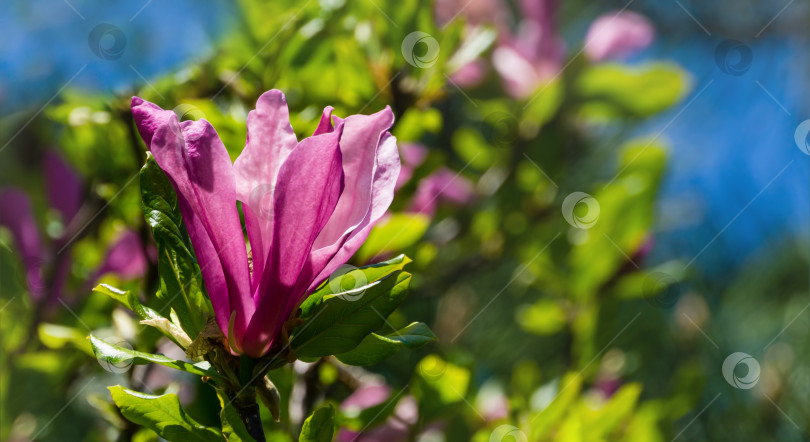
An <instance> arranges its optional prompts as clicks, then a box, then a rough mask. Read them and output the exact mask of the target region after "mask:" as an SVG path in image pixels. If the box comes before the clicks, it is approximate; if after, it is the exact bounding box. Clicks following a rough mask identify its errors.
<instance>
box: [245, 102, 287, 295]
mask: <svg viewBox="0 0 810 442" xmlns="http://www.w3.org/2000/svg"><path fill="white" fill-rule="evenodd" d="M296 145H298V139H296V137H295V133H294V132H293V129H292V126H290V112H289V110H288V109H287V99H286V98H285V97H284V94H283V93H282V92H281V91H278V90H275V89H274V90H271V91H267V92H265V93H264V94H262V96H261V97H259V99H258V101H256V109H254V110H252V111H250V113H249V114H248V117H247V141H246V143H245V149H244V150H242V153H241V154H240V155H239V158H237V159H236V161H235V162H234V164H233V170H234V177H235V180H236V195H237V199H238V200H239V201H241V202H242V203H243V207H244V204H247V205H249V206H250V208H251V210H250V211H249V212H250V213H246V215H245V225H246V227H247V233H248V238H249V240H250V249H251V255H252V257H253V269H254V273H255V272H256V270H257V269H259V271H260V270H261V269H263V268H264V267H265V263H266V259H267V254H268V252H269V250H270V247H271V246H270V241H271V240H272V237H273V234H272V225H273V223H272V218H273V194H274V193H275V188H276V178H277V176H278V173H279V169H280V168H281V165H282V164H284V161H285V160H286V159H287V156H288V155H289V154H290V152H292V150H293V149H294V148H295V147H296ZM243 211H244V210H243ZM245 212H247V211H245ZM259 279H260V278H256V277H253V278H252V289H253V291H255V289H256V287H257V286H258V282H259Z"/></svg>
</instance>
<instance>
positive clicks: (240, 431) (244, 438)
mask: <svg viewBox="0 0 810 442" xmlns="http://www.w3.org/2000/svg"><path fill="white" fill-rule="evenodd" d="M216 390H217V398H219V406H220V412H219V420H220V421H221V423H222V434H223V435H225V439H227V440H228V441H229V442H252V441H254V440H255V439H253V436H251V435H250V433H248V431H247V428H245V423H244V422H242V419H241V418H240V417H239V413H237V411H236V409H235V408H233V404H232V403H231V400H230V399H228V396H227V395H226V394H225V392H224V391H222V390H220V389H219V388H217V389H216Z"/></svg>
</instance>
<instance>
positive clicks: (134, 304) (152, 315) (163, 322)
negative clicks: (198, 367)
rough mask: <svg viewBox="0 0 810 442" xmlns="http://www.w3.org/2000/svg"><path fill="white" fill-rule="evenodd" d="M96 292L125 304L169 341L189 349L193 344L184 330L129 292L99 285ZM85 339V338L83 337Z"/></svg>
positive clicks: (142, 321) (145, 323)
mask: <svg viewBox="0 0 810 442" xmlns="http://www.w3.org/2000/svg"><path fill="white" fill-rule="evenodd" d="M93 291H94V292H96V293H101V294H103V295H107V296H109V297H110V298H113V299H115V300H116V301H118V302H120V303H121V304H123V305H124V306H125V307H127V308H128V309H130V310H132V311H133V312H135V313H136V314H137V315H138V316H140V317H141V319H142V320H141V324H144V325H149V326H152V327H155V328H156V329H158V330H160V331H161V332H162V333H163V334H164V335H166V336H167V337H168V338H169V339H171V340H172V341H174V343H175V344H177V345H179V346H180V347H183V349H186V348H188V346H189V345H190V344H191V339H190V338H189V336H188V335H187V334H186V332H185V331H183V329H181V328H180V327H178V326H177V325H176V324H175V323H174V322H172V321H170V320H169V319H167V318H165V317H163V316H161V315H160V313H158V312H156V311H155V310H153V309H151V308H149V307H147V306H145V305H143V304H141V302H140V301H139V300H138V297H137V296H135V295H134V294H132V293H131V292H130V291H129V290H121V289H118V288H115V287H113V286H110V285H107V284H99V285H97V286H96V287H95V288H94V289H93ZM82 337H84V336H82Z"/></svg>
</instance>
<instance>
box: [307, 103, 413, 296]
mask: <svg viewBox="0 0 810 442" xmlns="http://www.w3.org/2000/svg"><path fill="white" fill-rule="evenodd" d="M371 117H374V118H375V120H366V121H365V122H364V124H367V125H368V124H369V123H371V122H372V121H374V122H376V125H369V126H366V127H365V128H364V130H365V131H369V130H371V131H372V132H373V131H378V132H377V133H378V135H377V136H376V137H374V136H372V135H371V134H366V135H363V136H355V137H354V138H348V139H347V137H346V135H345V133H346V130H344V136H343V137H342V138H341V146H344V145H352V144H353V145H355V146H358V147H362V148H364V149H367V150H368V152H373V157H372V158H370V160H371V161H370V163H371V164H370V166H371V167H370V168H369V167H367V166H369V165H368V164H367V165H365V166H366V167H364V168H354V169H352V168H351V167H347V166H346V162H345V161H344V171H345V173H346V174H347V181H348V180H349V174H352V175H354V176H352V177H351V179H352V185H353V186H354V191H353V192H350V191H349V190H348V189H350V187H349V185H348V184H347V191H346V192H344V194H343V196H341V201H340V203H338V209H340V208H341V207H340V206H341V204H344V201H346V202H348V204H346V206H348V208H349V209H352V210H345V211H344V212H342V213H340V214H339V213H338V209H336V210H335V215H333V216H332V219H331V220H330V221H329V223H330V224H331V225H332V226H334V227H332V229H333V230H332V231H331V232H329V231H327V229H328V228H329V227H330V226H329V225H327V228H325V229H324V232H322V233H321V235H324V234H331V235H333V236H332V237H329V236H323V237H320V236H319V237H318V240H317V241H316V244H319V243H321V242H324V243H326V244H327V245H325V246H323V247H322V248H319V249H317V250H316V251H315V252H314V253H313V256H312V260H311V261H312V266H311V268H312V270H313V271H314V273H313V275H314V277H309V278H308V279H309V285H308V286H307V287H306V290H305V293H309V292H310V291H312V290H313V289H315V288H316V287H317V286H318V285H320V284H321V282H323V281H324V280H325V279H326V278H328V277H329V275H330V274H332V272H334V271H335V270H337V268H338V267H340V265H341V264H344V263H346V261H348V260H349V258H351V257H352V255H354V253H355V252H356V251H357V250H358V249H359V248H360V246H361V245H363V242H364V241H365V240H366V238H367V237H368V234H369V232H370V231H371V228H372V227H373V226H374V223H376V222H377V220H379V219H380V217H382V216H383V215H384V214H385V212H386V210H388V207H389V206H390V205H391V202H392V201H393V199H394V189H395V187H396V181H397V178H398V177H399V173H400V168H401V166H400V160H399V152H398V150H397V145H396V138H394V136H392V135H391V134H390V133H388V131H387V129H388V128H389V127H390V125H391V124H393V118H394V116H393V113H391V110H390V109H388V108H386V109H385V110H383V111H380V112H378V113H376V114H374V115H371V116H369V118H371ZM353 118H354V117H349V118H347V119H346V126H347V129H348V127H349V124H355V125H357V123H358V122H362V121H363V120H359V119H354V121H355V122H354V123H352V122H350V121H349V120H350V119H353ZM375 138H376V141H374V144H371V145H369V144H365V146H364V145H363V142H364V141H366V142H370V141H372V140H374V139H375ZM375 144H376V146H375ZM363 146H364V147H363ZM355 155H357V153H355ZM358 175H359V176H358ZM361 186H362V187H361ZM365 186H368V188H367V190H366V187H365ZM350 193H354V195H352V197H351V198H347V199H345V200H344V198H346V194H350ZM346 206H344V207H346ZM333 223H334V224H333ZM340 228H342V229H343V232H341V233H340V236H337V235H336V233H337V232H340ZM333 238H334V239H333ZM330 240H331V241H333V242H331V244H330V243H329V241H330Z"/></svg>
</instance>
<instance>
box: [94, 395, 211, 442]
mask: <svg viewBox="0 0 810 442" xmlns="http://www.w3.org/2000/svg"><path fill="white" fill-rule="evenodd" d="M109 389H110V394H111V395H112V398H113V401H114V402H115V405H117V406H118V408H119V409H120V410H121V414H123V415H124V417H125V418H127V419H128V420H130V421H131V422H134V423H136V424H138V425H142V426H144V427H147V428H149V429H151V430H152V431H154V432H155V433H157V434H158V435H159V436H160V437H162V438H164V439H166V440H170V441H179V440H184V441H185V440H197V441H212V442H213V441H217V442H221V441H222V435H220V433H219V431H217V430H215V429H213V428H210V427H205V426H202V425H200V424H198V423H197V422H196V421H195V420H194V419H192V418H191V417H189V416H188V415H186V412H185V411H183V407H181V406H180V400H179V399H178V398H177V395H175V394H164V395H161V396H154V395H151V394H144V393H140V392H137V391H133V390H130V389H127V388H124V387H122V386H120V385H116V386H113V387H109Z"/></svg>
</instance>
